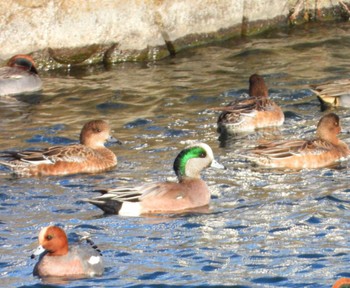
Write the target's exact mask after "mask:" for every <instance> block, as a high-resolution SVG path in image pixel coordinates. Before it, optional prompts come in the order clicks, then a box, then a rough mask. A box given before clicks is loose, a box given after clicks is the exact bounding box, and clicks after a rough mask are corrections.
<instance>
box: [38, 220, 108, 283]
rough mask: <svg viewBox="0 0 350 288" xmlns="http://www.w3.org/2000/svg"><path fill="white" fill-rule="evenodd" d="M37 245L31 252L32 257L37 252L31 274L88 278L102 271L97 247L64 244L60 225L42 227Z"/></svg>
mask: <svg viewBox="0 0 350 288" xmlns="http://www.w3.org/2000/svg"><path fill="white" fill-rule="evenodd" d="M90 244H92V242H90ZM39 245H40V246H39V247H38V248H37V249H36V251H35V252H34V254H33V255H32V258H35V256H37V255H40V259H39V261H38V263H36V265H35V267H34V270H33V275H34V276H39V277H49V276H55V277H64V276H71V277H84V276H85V277H87V276H88V277H92V276H100V275H102V274H103V271H104V265H103V260H102V257H101V254H100V251H99V250H97V249H96V248H97V247H96V246H94V245H81V244H75V245H70V246H69V247H68V239H67V236H66V233H65V232H64V231H63V229H61V228H60V227H57V226H48V227H45V228H43V229H42V230H41V231H40V233H39Z"/></svg>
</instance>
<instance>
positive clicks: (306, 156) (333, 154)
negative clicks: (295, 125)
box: [248, 113, 350, 169]
mask: <svg viewBox="0 0 350 288" xmlns="http://www.w3.org/2000/svg"><path fill="white" fill-rule="evenodd" d="M340 132H341V126H340V119H339V116H338V115H336V114H335V113H328V114H326V115H324V116H323V117H322V118H321V119H320V120H319V122H318V125H317V130H316V137H314V138H313V139H311V140H304V139H301V140H300V139H297V140H285V141H277V142H267V143H264V144H262V145H259V146H257V147H256V148H254V149H253V150H252V151H250V152H251V155H248V158H250V159H251V160H252V161H253V162H255V163H257V164H259V165H262V166H266V167H273V168H290V169H309V168H322V167H329V166H334V165H336V164H337V163H338V162H339V161H341V160H343V159H345V158H347V157H348V156H349V154H350V150H349V147H348V145H347V144H346V143H345V142H343V141H341V140H340V139H338V137H337V136H338V134H339V133H340Z"/></svg>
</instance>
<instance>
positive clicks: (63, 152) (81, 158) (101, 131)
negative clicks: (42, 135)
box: [0, 120, 120, 176]
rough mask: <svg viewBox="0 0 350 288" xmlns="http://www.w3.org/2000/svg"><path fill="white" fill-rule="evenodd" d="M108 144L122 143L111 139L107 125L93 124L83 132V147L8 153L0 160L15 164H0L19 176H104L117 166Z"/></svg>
mask: <svg viewBox="0 0 350 288" xmlns="http://www.w3.org/2000/svg"><path fill="white" fill-rule="evenodd" d="M106 141H114V142H117V143H120V142H119V141H118V140H116V139H115V138H113V137H112V136H111V135H110V128H109V125H108V124H107V122H106V121H104V120H93V121H90V122H88V123H86V124H85V125H84V127H83V129H82V130H81V133H80V144H71V145H67V146H53V147H49V148H46V149H43V150H35V151H34V150H25V151H21V152H11V151H10V152H5V153H3V155H1V156H3V157H11V159H15V160H11V161H0V164H2V165H5V166H7V167H9V168H10V169H11V170H12V171H13V173H14V174H16V175H18V176H47V175H68V174H76V173H97V172H102V171H105V170H108V169H111V168H112V167H114V166H116V165H117V157H116V155H115V154H114V153H113V152H112V151H111V150H109V149H107V148H106V147H105V146H104V144H105V142H106Z"/></svg>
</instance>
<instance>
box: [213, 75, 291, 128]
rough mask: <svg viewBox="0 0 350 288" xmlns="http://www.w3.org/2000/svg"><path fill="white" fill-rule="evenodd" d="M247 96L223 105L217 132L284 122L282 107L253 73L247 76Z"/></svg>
mask: <svg viewBox="0 0 350 288" xmlns="http://www.w3.org/2000/svg"><path fill="white" fill-rule="evenodd" d="M249 96H250V97H249V98H246V99H238V100H235V101H232V102H231V103H230V104H228V105H227V106H224V107H215V108H212V109H211V110H215V111H222V113H221V114H220V115H219V118H218V121H217V123H218V131H219V132H228V133H236V132H248V131H254V130H255V129H258V128H264V127H274V126H281V125H282V124H283V122H284V114H283V111H282V109H281V108H280V107H279V106H278V105H277V104H276V103H275V102H273V101H272V100H270V99H269V98H268V89H267V86H266V84H265V81H264V78H263V77H261V76H260V75H258V74H253V75H251V76H250V78H249Z"/></svg>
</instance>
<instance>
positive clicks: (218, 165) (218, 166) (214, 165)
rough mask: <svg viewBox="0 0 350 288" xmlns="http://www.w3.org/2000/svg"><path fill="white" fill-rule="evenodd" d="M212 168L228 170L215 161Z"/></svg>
mask: <svg viewBox="0 0 350 288" xmlns="http://www.w3.org/2000/svg"><path fill="white" fill-rule="evenodd" d="M210 167H213V168H217V169H226V167H225V166H224V165H222V164H220V163H219V162H217V161H216V160H215V159H214V160H213V161H212V162H211V164H210Z"/></svg>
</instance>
